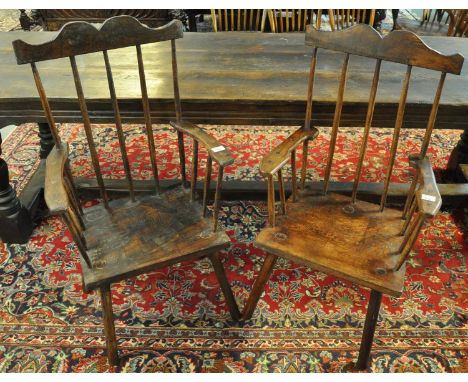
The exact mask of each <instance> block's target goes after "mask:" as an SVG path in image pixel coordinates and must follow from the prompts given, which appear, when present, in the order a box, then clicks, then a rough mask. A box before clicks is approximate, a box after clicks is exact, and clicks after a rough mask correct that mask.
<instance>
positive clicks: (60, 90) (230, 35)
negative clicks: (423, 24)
mask: <svg viewBox="0 0 468 382" xmlns="http://www.w3.org/2000/svg"><path fill="white" fill-rule="evenodd" d="M55 34H56V32H3V33H0V67H1V72H0V120H1V121H0V122H3V123H2V125H3V124H5V123H15V122H16V123H20V122H25V121H44V118H43V113H42V109H41V107H40V103H39V98H38V95H37V91H36V88H35V85H34V82H33V78H32V73H31V69H30V67H29V65H21V66H18V65H16V61H15V58H14V55H13V51H12V46H11V42H12V41H13V40H15V39H24V40H25V41H27V42H30V43H40V42H44V41H47V40H49V39H51V38H52V37H53V36H54V35H55ZM422 39H423V40H424V41H425V42H426V43H427V44H428V45H429V46H430V47H432V48H434V49H436V50H438V51H440V52H442V53H445V54H452V53H460V54H462V55H464V56H465V57H468V40H467V39H461V38H450V37H422ZM142 49H143V57H144V61H145V68H146V73H147V80H148V93H149V96H150V98H151V100H152V102H151V104H152V113H153V116H154V118H155V122H157V121H165V120H167V119H168V118H171V117H172V116H173V105H172V97H173V93H172V72H171V64H170V44H169V43H168V42H163V43H157V44H149V45H145V46H143V47H142ZM177 51H178V56H177V57H178V66H179V82H180V91H181V97H182V100H183V110H184V117H185V118H187V119H191V120H193V121H195V122H208V123H209V122H213V123H246V122H251V123H264V124H265V123H282V122H284V123H294V122H299V121H300V120H302V119H303V117H304V113H305V97H306V86H307V75H308V67H309V62H310V56H311V52H312V49H311V48H310V47H307V46H305V45H304V34H302V33H288V34H268V33H245V32H220V33H185V34H184V38H183V39H180V40H178V41H177ZM109 57H110V61H111V64H112V65H113V73H114V78H115V85H116V91H117V96H118V97H119V99H120V101H121V104H122V106H121V111H122V116H123V117H124V119H125V120H126V121H131V120H140V119H141V116H142V111H141V102H140V100H139V97H140V88H139V80H138V68H137V62H136V55H135V51H134V48H126V49H120V50H118V51H110V52H109ZM342 58H343V55H342V54H341V53H336V52H330V51H323V50H322V51H320V50H319V56H318V63H317V80H316V86H315V89H316V91H315V94H314V99H315V100H316V106H317V107H316V108H315V115H314V118H315V117H316V118H317V121H316V122H317V123H326V122H327V121H331V119H332V114H333V103H334V101H335V98H336V91H337V88H338V80H339V79H338V76H339V71H340V67H341V64H342ZM77 63H78V67H79V69H80V74H81V77H82V81H83V88H84V92H85V96H86V98H87V99H88V100H89V109H90V111H91V113H92V115H93V116H94V120H95V121H103V122H104V121H106V120H107V119H108V120H111V119H112V118H111V115H112V109H111V104H110V101H108V97H109V92H108V88H107V81H106V75H105V68H104V62H103V59H102V55H99V54H90V55H86V56H79V57H77ZM374 65H375V61H374V60H370V59H367V58H363V57H356V56H352V57H351V59H350V66H349V76H348V81H347V87H346V90H345V107H344V109H343V117H342V118H343V120H342V125H350V126H354V125H359V124H362V123H363V120H364V117H365V111H366V106H367V100H368V97H369V89H370V83H371V80H372V75H373V69H374ZM38 68H39V72H40V73H41V76H42V79H43V82H44V86H45V89H46V92H47V94H48V96H49V98H51V104H52V108H53V110H54V111H56V112H57V113H56V117H57V121H73V120H79V108H78V103H77V101H76V93H75V89H74V85H73V78H72V75H71V70H70V65H69V62H68V60H67V59H59V60H54V61H49V62H41V63H38ZM404 72H405V66H404V65H400V64H394V63H384V64H383V65H382V74H381V80H380V84H379V91H378V95H377V106H376V117H375V120H376V121H377V122H376V124H375V125H376V126H378V125H379V124H380V125H382V126H385V125H386V124H391V122H390V121H391V120H392V115H394V113H395V109H396V104H397V103H398V99H399V93H400V89H401V82H402V80H403V77H404ZM438 77H439V73H437V72H431V71H429V70H425V69H419V68H415V69H414V70H413V74H412V80H411V83H410V90H409V94H408V106H407V110H406V117H405V119H406V120H407V121H408V122H407V123H406V124H405V126H406V127H410V126H419V127H424V124H425V121H426V120H427V117H428V108H429V107H430V105H431V103H432V99H433V96H434V91H435V89H436V86H437V81H438ZM467 89H468V64H465V67H464V68H463V71H462V74H461V75H460V76H454V75H447V80H446V84H445V88H444V92H443V95H442V99H441V107H440V111H439V118H438V123H437V127H439V128H465V127H466V126H467V125H468V90H467ZM379 113H380V114H379Z"/></svg>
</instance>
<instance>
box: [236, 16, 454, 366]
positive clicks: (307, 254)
mask: <svg viewBox="0 0 468 382" xmlns="http://www.w3.org/2000/svg"><path fill="white" fill-rule="evenodd" d="M306 44H307V45H310V46H312V47H313V54H312V59H311V64H310V74H309V85H308V91H307V109H306V114H305V123H304V127H302V128H300V129H299V130H297V131H296V132H294V133H293V134H292V135H291V136H289V137H288V138H287V139H286V140H285V141H283V142H282V143H281V144H280V145H278V146H277V147H276V148H275V149H273V150H272V151H271V153H270V154H268V155H267V156H266V157H264V158H263V160H262V163H261V166H260V171H261V173H262V174H263V175H264V176H265V177H266V178H267V182H268V216H269V227H267V228H265V229H263V230H262V231H261V232H260V233H259V234H258V236H257V238H256V241H255V244H254V245H255V246H256V247H258V248H261V249H263V250H264V251H266V253H267V256H266V258H265V261H264V263H263V266H262V268H261V270H260V273H259V275H258V277H257V279H256V281H255V283H254V286H253V289H252V292H251V294H250V296H249V299H248V301H247V303H246V305H245V308H244V311H243V317H244V318H245V319H249V318H251V317H252V314H253V312H254V310H255V307H256V305H257V302H258V300H259V298H260V296H261V293H262V291H263V289H264V286H265V283H266V282H267V281H268V279H269V277H270V274H271V272H273V268H274V265H275V262H276V260H277V258H278V257H284V258H286V259H289V260H293V261H297V262H299V263H301V264H304V265H307V266H310V267H311V268H313V269H316V270H319V271H322V272H325V273H329V274H331V275H334V276H336V277H339V278H343V279H346V280H348V281H351V282H354V283H356V284H358V285H360V286H362V287H365V288H369V289H371V295H370V301H369V305H368V310H367V316H366V321H365V324H364V333H363V337H362V342H361V347H360V351H359V358H358V360H357V363H356V365H355V368H356V369H359V370H362V369H365V368H366V367H367V366H368V364H369V359H370V351H371V346H372V341H373V337H374V332H375V328H376V324H377V318H378V313H379V308H380V302H381V298H382V294H383V293H384V294H388V295H390V296H400V294H401V293H402V290H403V284H404V279H405V261H406V259H407V258H408V255H409V253H410V250H411V248H412V246H413V245H414V243H415V242H416V239H417V237H418V234H419V232H420V230H421V227H422V226H423V224H424V222H425V221H426V220H427V219H428V218H431V217H432V216H434V215H435V214H437V212H438V210H439V208H440V205H441V198H440V194H439V191H438V189H437V184H436V182H435V178H434V174H433V172H432V168H431V164H430V161H429V158H428V157H427V156H426V153H427V149H428V146H429V142H430V138H431V133H432V130H433V127H434V123H435V119H436V115H437V108H438V104H439V101H440V96H441V93H442V88H443V85H444V81H445V77H446V74H447V73H452V74H460V71H461V68H462V65H463V57H462V56H460V55H458V54H456V55H452V56H444V55H442V54H440V53H438V52H436V51H434V50H431V49H430V48H428V47H427V46H426V45H425V44H424V43H423V42H422V41H421V39H420V38H419V37H417V36H416V35H415V34H413V33H412V32H407V31H398V32H394V33H393V32H392V33H391V34H390V35H388V36H387V37H385V38H382V37H381V36H380V35H379V33H378V32H377V31H375V30H374V29H373V28H372V27H370V26H368V25H356V26H354V27H353V28H350V29H348V30H345V31H343V32H340V33H333V32H322V31H318V30H317V29H315V28H314V27H312V26H310V25H309V26H308V27H307V31H306ZM319 48H320V49H330V50H334V51H338V52H342V53H344V55H343V56H344V57H343V64H342V69H341V73H340V75H339V87H338V92H337V99H336V106H335V114H334V119H333V126H332V130H331V138H330V146H329V151H328V158H327V163H326V168H325V175H324V179H323V189H322V191H321V192H318V193H317V192H314V191H312V190H309V189H307V188H305V187H304V185H305V176H306V168H307V150H308V145H309V142H310V141H313V139H314V138H315V137H316V136H317V135H318V130H317V129H316V128H314V127H312V126H310V121H311V117H312V100H313V92H314V90H315V89H314V81H315V77H316V66H317V61H318V58H317V52H318V49H319ZM351 55H358V56H364V57H368V58H370V59H374V60H375V71H374V76H373V80H372V85H371V88H370V92H369V103H368V109H367V117H366V122H365V126H364V131H363V137H362V143H361V148H360V152H359V161H358V164H357V168H356V171H355V177H354V185H353V191H352V194H351V196H344V195H339V194H335V193H328V192H327V191H328V188H329V184H330V175H331V170H332V164H333V157H334V153H335V148H336V142H337V134H338V128H339V123H340V116H341V111H342V106H343V98H344V93H345V86H346V77H347V72H348V64H349V60H350V56H351ZM337 59H338V56H337ZM382 61H390V62H396V63H400V64H403V65H405V66H406V74H405V76H404V78H403V81H402V90H401V94H400V101H399V105H398V110H397V114H396V118H395V127H394V133H393V139H392V143H391V147H390V150H389V158H388V166H387V168H386V170H385V174H383V175H384V183H383V184H381V187H382V195H381V199H380V204H373V203H369V202H365V201H360V200H358V199H357V195H358V190H359V184H360V179H361V174H362V171H363V168H364V166H365V161H364V157H365V153H366V147H367V141H368V137H369V131H370V128H371V125H372V118H373V113H374V106H375V103H376V95H377V88H378V84H379V77H380V71H381V64H382ZM413 67H420V68H425V69H430V70H434V71H439V72H441V74H440V80H439V83H438V86H437V90H436V92H435V95H434V101H433V105H432V109H431V113H430V115H429V118H428V122H427V126H426V132H425V136H424V139H423V142H422V144H421V148H420V150H419V152H417V153H414V155H411V157H410V158H409V162H410V165H411V166H412V167H414V168H415V170H416V176H415V177H414V180H413V181H412V183H411V184H410V186H409V188H408V195H407V199H406V204H405V206H404V208H403V211H401V210H398V209H394V208H387V207H386V201H387V195H388V190H389V183H390V179H391V176H392V171H393V167H394V163H395V157H396V152H397V147H398V139H399V135H400V130H401V127H402V123H403V115H404V110H405V104H406V98H407V95H408V89H409V85H410V78H411V72H412V68H413ZM393 73H396V72H393ZM327 75H328V74H327ZM299 145H302V147H303V148H302V150H303V162H302V169H301V185H302V187H301V188H302V189H301V190H298V187H297V180H296V178H297V174H296V149H297V148H298V147H299ZM288 161H291V172H292V179H291V188H292V195H291V197H290V199H289V200H288V201H287V202H286V196H285V185H284V180H283V167H284V165H285V164H286V163H287V162H288ZM276 176H277V177H278V182H279V194H280V203H279V214H278V216H277V213H276V211H275V207H276V206H275V185H274V177H276Z"/></svg>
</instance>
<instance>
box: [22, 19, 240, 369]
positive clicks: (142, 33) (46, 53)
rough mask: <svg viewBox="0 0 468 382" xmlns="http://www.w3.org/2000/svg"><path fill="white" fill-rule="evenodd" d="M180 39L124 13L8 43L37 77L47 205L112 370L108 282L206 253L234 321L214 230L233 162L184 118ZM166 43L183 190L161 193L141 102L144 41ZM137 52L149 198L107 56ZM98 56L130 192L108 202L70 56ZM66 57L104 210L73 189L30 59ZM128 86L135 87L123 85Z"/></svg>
mask: <svg viewBox="0 0 468 382" xmlns="http://www.w3.org/2000/svg"><path fill="white" fill-rule="evenodd" d="M181 37H182V24H181V23H180V22H179V21H173V22H171V23H169V24H167V25H166V26H164V27H161V28H156V29H151V28H148V27H146V26H144V25H142V24H140V22H138V21H137V20H136V19H134V18H132V17H130V16H117V17H114V18H111V19H109V20H107V21H106V22H105V23H104V24H102V26H100V27H99V28H96V27H95V26H93V25H91V24H88V23H86V22H74V23H69V24H67V25H65V26H64V27H63V28H62V29H61V31H60V32H59V33H58V35H57V36H56V37H55V39H54V40H52V41H50V42H47V43H44V44H40V45H30V44H27V43H25V42H23V41H21V40H17V41H14V42H13V47H14V50H15V54H16V58H17V61H18V64H26V63H29V64H31V67H32V71H33V76H34V80H35V83H36V86H37V89H38V92H39V95H40V98H41V102H42V106H43V108H44V112H45V114H46V117H47V120H48V123H49V125H50V128H51V132H52V135H53V138H54V142H55V146H54V148H53V149H52V151H51V152H50V154H49V156H48V158H47V162H46V179H45V199H46V202H47V205H48V207H49V210H50V211H51V212H52V213H55V214H58V215H60V216H62V217H63V219H64V220H65V222H66V224H67V226H68V228H69V230H70V232H71V234H72V237H73V239H74V241H75V243H76V245H77V246H78V249H79V251H80V253H81V256H82V274H83V285H84V289H85V290H86V291H91V290H94V289H98V290H99V291H100V293H101V302H102V308H103V316H104V329H105V334H106V343H107V355H108V359H109V362H110V363H111V364H113V365H115V364H117V363H118V353H117V339H116V335H115V328H114V321H113V312H112V298H111V289H110V286H111V284H112V283H115V282H118V281H121V280H124V279H127V278H130V277H133V276H136V275H139V274H141V273H145V272H148V271H151V270H154V269H157V268H161V267H165V266H167V265H171V264H174V263H178V262H181V261H186V260H193V259H198V258H200V257H203V256H208V257H209V258H210V260H211V263H212V265H213V268H214V271H215V273H216V276H217V278H218V281H219V283H220V286H221V290H222V292H223V294H224V296H225V299H226V303H227V305H228V308H229V311H230V313H231V316H232V318H233V319H238V318H239V317H240V313H239V310H238V307H237V304H236V302H235V299H234V296H233V294H232V291H231V289H230V286H229V283H228V280H227V278H226V274H225V272H224V269H223V266H222V264H221V262H220V260H219V258H218V252H219V250H221V249H224V248H226V247H228V246H229V244H230V240H229V238H228V236H227V235H226V234H225V233H224V232H219V231H218V230H217V224H218V214H219V208H220V195H221V184H222V180H223V170H224V167H225V166H228V165H230V164H232V163H233V161H234V159H233V157H232V154H231V153H230V152H229V150H227V149H226V148H225V147H224V146H223V145H222V144H221V143H220V142H218V141H217V140H216V139H215V138H213V137H211V136H210V135H209V134H207V133H206V132H204V131H203V130H202V129H201V128H200V127H198V126H196V125H194V124H192V123H189V122H185V121H184V120H183V119H182V108H181V101H180V95H179V85H178V77H177V60H176V45H175V40H176V39H178V38H181ZM156 42H158V43H167V44H170V46H171V56H172V73H173V84H174V107H175V114H176V120H175V121H172V122H171V125H172V126H173V127H174V129H175V130H176V131H177V136H178V151H179V158H180V173H181V186H179V188H176V189H171V190H161V188H160V186H159V175H158V165H157V158H156V148H155V140H154V137H153V127H152V122H151V110H150V105H149V100H148V91H147V84H146V76H145V70H144V59H143V53H142V49H141V45H142V44H148V43H156ZM129 46H135V53H136V57H137V63H138V65H137V68H135V70H138V75H139V86H140V90H141V101H142V109H143V114H144V121H145V133H146V138H147V145H148V146H147V148H146V149H147V150H148V151H149V157H150V161H151V168H152V181H154V192H153V194H151V195H144V196H142V195H136V192H135V190H134V185H133V183H134V182H133V175H132V171H131V166H130V162H129V157H128V155H127V146H126V142H125V135H124V132H123V128H122V120H121V116H120V111H119V102H118V98H117V94H116V89H115V86H114V78H113V75H112V67H111V62H110V59H109V55H108V53H107V51H108V50H110V49H119V48H125V47H129ZM95 52H102V54H103V61H104V66H105V68H106V74H107V82H108V86H109V94H110V102H111V103H112V107H113V110H114V118H115V129H116V131H117V137H118V141H119V149H120V154H121V157H122V163H123V167H124V170H125V176H126V181H127V184H128V195H125V196H124V197H122V198H120V199H116V200H111V199H110V196H109V194H108V192H107V191H108V190H107V189H106V182H105V181H104V178H103V176H102V172H101V166H100V161H99V157H98V153H97V149H96V147H95V143H94V138H93V130H92V126H91V122H90V117H89V113H88V109H87V103H86V98H85V95H84V91H83V86H82V84H81V80H80V75H79V65H78V63H77V60H76V59H75V57H76V56H78V55H82V54H87V53H95ZM62 57H68V58H69V60H70V65H71V73H72V75H73V79H74V82H75V88H76V93H77V98H78V102H79V104H80V109H81V114H82V117H83V126H84V131H85V133H86V138H87V142H88V146H89V152H90V156H91V161H92V164H93V169H94V172H95V175H96V180H97V183H98V185H99V189H100V194H101V199H102V200H101V203H100V204H98V205H95V206H93V207H90V208H86V209H83V208H82V206H81V203H80V200H79V198H78V195H77V193H76V191H75V188H74V179H73V177H72V172H71V169H70V165H69V161H68V145H67V144H66V143H64V142H62V140H61V137H60V134H59V130H58V127H57V126H56V125H55V121H54V116H53V113H52V110H51V108H50V105H49V101H48V98H47V96H46V92H45V89H44V87H43V84H42V81H41V77H40V76H39V71H38V68H37V66H36V62H37V61H45V60H51V59H56V58H62ZM130 86H135V85H134V84H130ZM184 135H187V136H188V137H190V138H192V139H193V158H192V161H191V179H190V189H189V188H187V189H186V188H185V187H186V186H187V185H188V184H187V183H188V182H187V177H186V169H185V167H186V163H185V162H186V156H185V148H184ZM199 146H201V147H204V148H205V149H206V150H207V153H208V158H207V162H206V172H205V174H206V175H205V181H204V189H203V198H202V200H201V202H202V203H201V204H200V203H198V201H197V200H196V199H197V198H196V196H197V194H196V189H195V186H196V181H197V177H198V167H199V166H198V156H199ZM213 162H215V163H216V164H217V168H218V171H217V183H216V191H215V195H214V204H213V220H210V219H208V218H206V215H207V205H208V198H209V195H208V193H209V188H210V187H209V186H210V182H211V175H212V168H213Z"/></svg>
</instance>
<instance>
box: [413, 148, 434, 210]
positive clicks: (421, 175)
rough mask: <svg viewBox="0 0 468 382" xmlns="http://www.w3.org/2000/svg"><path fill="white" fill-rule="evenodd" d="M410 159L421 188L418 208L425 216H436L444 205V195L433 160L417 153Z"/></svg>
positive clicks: (417, 192)
mask: <svg viewBox="0 0 468 382" xmlns="http://www.w3.org/2000/svg"><path fill="white" fill-rule="evenodd" d="M409 161H410V165H411V167H414V168H415V169H416V171H417V176H418V180H419V188H418V189H417V191H416V201H417V203H418V210H419V211H420V212H421V213H423V214H424V215H425V216H431V217H432V216H435V215H436V214H437V213H438V212H439V209H440V206H441V205H442V197H441V196H440V192H439V188H438V187H437V182H436V180H435V176H434V171H433V170H432V165H431V162H430V160H429V158H428V157H427V156H425V157H424V158H420V157H419V155H417V154H411V155H410V156H409Z"/></svg>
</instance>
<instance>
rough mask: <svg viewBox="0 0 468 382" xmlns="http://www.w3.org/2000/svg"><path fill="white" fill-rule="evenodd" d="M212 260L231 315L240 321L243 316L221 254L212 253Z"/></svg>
mask: <svg viewBox="0 0 468 382" xmlns="http://www.w3.org/2000/svg"><path fill="white" fill-rule="evenodd" d="M210 260H211V264H213V268H214V271H215V273H216V277H217V278H218V282H219V285H220V286H221V290H222V291H223V294H224V298H225V299H226V303H227V305H228V307H229V312H230V313H231V317H232V319H233V320H235V321H238V320H239V319H240V318H241V314H240V312H239V307H238V306H237V303H236V299H235V298H234V294H233V293H232V289H231V287H230V286H229V281H228V279H227V277H226V272H225V271H224V267H223V264H221V261H220V260H219V254H218V253H215V254H212V255H210Z"/></svg>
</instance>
